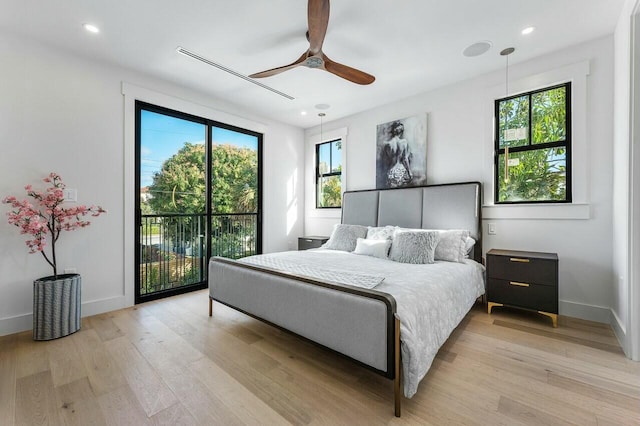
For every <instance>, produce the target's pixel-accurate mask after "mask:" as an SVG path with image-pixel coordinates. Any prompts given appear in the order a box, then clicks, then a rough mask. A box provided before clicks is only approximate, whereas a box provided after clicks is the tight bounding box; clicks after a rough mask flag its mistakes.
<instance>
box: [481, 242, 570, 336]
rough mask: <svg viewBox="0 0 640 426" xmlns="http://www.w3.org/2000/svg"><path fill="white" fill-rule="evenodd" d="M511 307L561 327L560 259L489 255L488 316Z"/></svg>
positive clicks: (510, 252) (546, 255)
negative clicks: (559, 320) (559, 296)
mask: <svg viewBox="0 0 640 426" xmlns="http://www.w3.org/2000/svg"><path fill="white" fill-rule="evenodd" d="M494 306H511V307H514V308H521V309H528V310H533V311H537V312H538V313H540V314H542V315H546V316H548V317H550V318H551V320H552V321H553V326H554V327H557V326H558V255H557V254H556V253H538V252H531V251H516V250H496V249H492V250H489V251H488V252H487V312H488V313H489V314H491V309H492V308H493V307H494Z"/></svg>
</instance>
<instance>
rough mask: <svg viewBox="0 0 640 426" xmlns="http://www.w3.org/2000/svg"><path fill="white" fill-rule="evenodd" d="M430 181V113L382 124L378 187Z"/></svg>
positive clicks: (377, 155)
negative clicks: (428, 129) (428, 122)
mask: <svg viewBox="0 0 640 426" xmlns="http://www.w3.org/2000/svg"><path fill="white" fill-rule="evenodd" d="M426 184H427V114H420V115H415V116H413V117H408V118H403V119H400V120H394V121H389V122H388V123H384V124H378V127H377V131H376V189H382V188H402V187H411V186H420V185H426Z"/></svg>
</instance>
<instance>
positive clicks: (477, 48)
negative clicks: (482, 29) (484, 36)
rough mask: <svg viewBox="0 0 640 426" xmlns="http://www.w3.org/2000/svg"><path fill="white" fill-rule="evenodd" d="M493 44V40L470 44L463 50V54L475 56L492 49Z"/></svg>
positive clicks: (469, 56)
mask: <svg viewBox="0 0 640 426" xmlns="http://www.w3.org/2000/svg"><path fill="white" fill-rule="evenodd" d="M491 45H492V44H491V42H490V41H488V40H483V41H479V42H477V43H473V44H472V45H470V46H467V48H466V49H464V50H463V51H462V54H463V55H464V56H466V57H468V58H471V57H473V56H480V55H482V54H483V53H486V52H487V51H488V50H489V49H491Z"/></svg>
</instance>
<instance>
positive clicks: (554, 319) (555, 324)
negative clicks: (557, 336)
mask: <svg viewBox="0 0 640 426" xmlns="http://www.w3.org/2000/svg"><path fill="white" fill-rule="evenodd" d="M538 313H539V314H542V315H546V316H548V317H549V318H551V321H552V322H553V328H558V314H552V313H551V312H543V311H538Z"/></svg>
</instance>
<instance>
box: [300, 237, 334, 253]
mask: <svg viewBox="0 0 640 426" xmlns="http://www.w3.org/2000/svg"><path fill="white" fill-rule="evenodd" d="M328 239H329V237H322V236H318V235H310V236H307V237H298V250H309V249H312V248H318V247H320V246H321V245H323V244H324V243H326V242H327V240H328Z"/></svg>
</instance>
